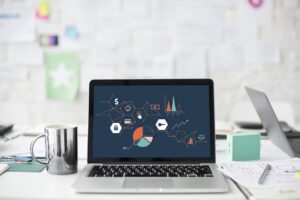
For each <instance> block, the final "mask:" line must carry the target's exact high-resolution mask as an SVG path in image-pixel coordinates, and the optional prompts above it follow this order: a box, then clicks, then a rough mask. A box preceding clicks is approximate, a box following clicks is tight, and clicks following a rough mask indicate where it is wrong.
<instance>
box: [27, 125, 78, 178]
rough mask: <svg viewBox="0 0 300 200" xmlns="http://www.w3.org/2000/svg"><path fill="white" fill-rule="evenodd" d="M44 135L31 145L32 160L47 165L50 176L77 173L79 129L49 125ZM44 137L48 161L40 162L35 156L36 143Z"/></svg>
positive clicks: (69, 126)
mask: <svg viewBox="0 0 300 200" xmlns="http://www.w3.org/2000/svg"><path fill="white" fill-rule="evenodd" d="M44 132H45V133H44V134H41V135H39V136H38V137H36V138H35V139H34V140H33V141H32V142H31V145H30V153H31V156H32V158H33V159H34V160H35V161H37V162H39V163H42V164H46V165H47V167H46V169H47V171H48V173H50V174H55V175H66V174H72V173H74V172H76V171H77V127H76V126H72V125H49V126H46V127H45V128H44ZM42 137H44V138H45V151H46V154H45V155H46V156H45V157H46V160H45V161H43V160H39V159H37V158H36V157H35V155H34V151H33V148H34V144H35V142H36V141H37V140H38V139H40V138H42Z"/></svg>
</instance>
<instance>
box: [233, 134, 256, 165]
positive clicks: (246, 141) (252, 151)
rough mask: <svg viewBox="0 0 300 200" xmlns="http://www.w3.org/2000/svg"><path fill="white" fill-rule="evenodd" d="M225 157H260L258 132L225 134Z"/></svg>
mask: <svg viewBox="0 0 300 200" xmlns="http://www.w3.org/2000/svg"><path fill="white" fill-rule="evenodd" d="M227 143H228V150H227V157H228V159H229V160H232V161H247V160H259V159H260V133H257V132H247V133H237V134H228V135H227Z"/></svg>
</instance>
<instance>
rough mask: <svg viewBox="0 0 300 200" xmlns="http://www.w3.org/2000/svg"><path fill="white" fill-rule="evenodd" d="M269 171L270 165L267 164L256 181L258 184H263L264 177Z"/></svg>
mask: <svg viewBox="0 0 300 200" xmlns="http://www.w3.org/2000/svg"><path fill="white" fill-rule="evenodd" d="M270 170H271V165H270V164H267V166H266V168H265V169H264V171H263V173H262V174H261V175H260V177H259V179H258V183H259V184H263V183H264V181H265V179H266V177H267V174H268V172H269V171H270Z"/></svg>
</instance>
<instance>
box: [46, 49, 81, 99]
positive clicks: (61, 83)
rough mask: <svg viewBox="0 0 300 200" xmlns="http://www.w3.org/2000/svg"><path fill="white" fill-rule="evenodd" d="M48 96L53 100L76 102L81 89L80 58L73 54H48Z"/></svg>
mask: <svg viewBox="0 0 300 200" xmlns="http://www.w3.org/2000/svg"><path fill="white" fill-rule="evenodd" d="M45 64H46V95H47V98H48V99H53V100H67V101H71V100H74V99H75V97H76V96H77V92H78V88H79V58H78V55H77V54H76V53H72V52H55V53H48V54H46V56H45Z"/></svg>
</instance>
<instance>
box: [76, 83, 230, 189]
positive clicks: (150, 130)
mask: <svg viewBox="0 0 300 200" xmlns="http://www.w3.org/2000/svg"><path fill="white" fill-rule="evenodd" d="M214 122H215V119H214V93H213V81H212V80H209V79H189V80H186V79H180V80H179V79H176V80H174V79H173V80H171V79H165V80H92V81H91V82H90V86H89V131H88V157H87V162H88V164H87V165H86V166H85V167H84V169H83V170H82V171H81V172H80V174H79V176H78V177H77V179H76V180H75V182H74V183H73V185H72V188H73V189H74V190H75V191H76V192H78V193H223V192H227V191H228V185H227V182H226V180H225V179H224V177H223V175H222V174H221V173H220V172H219V171H218V170H217V167H216V164H215V162H216V153H215V127H214V124H215V123H214Z"/></svg>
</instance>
